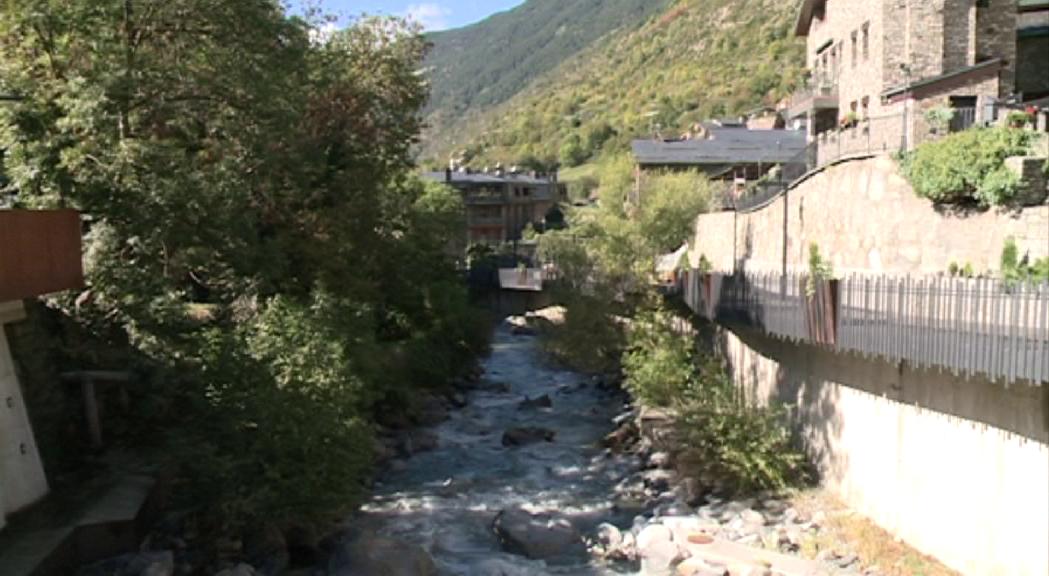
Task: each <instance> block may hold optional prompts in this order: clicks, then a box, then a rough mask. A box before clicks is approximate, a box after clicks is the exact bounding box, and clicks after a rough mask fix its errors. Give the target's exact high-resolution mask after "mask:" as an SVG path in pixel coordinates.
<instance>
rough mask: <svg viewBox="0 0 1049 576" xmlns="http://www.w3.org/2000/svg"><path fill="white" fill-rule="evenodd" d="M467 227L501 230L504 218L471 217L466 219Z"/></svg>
mask: <svg viewBox="0 0 1049 576" xmlns="http://www.w3.org/2000/svg"><path fill="white" fill-rule="evenodd" d="M466 222H467V225H469V226H470V227H471V228H474V227H485V228H500V227H502V226H503V217H502V216H474V215H470V216H469V217H468V218H467V219H466Z"/></svg>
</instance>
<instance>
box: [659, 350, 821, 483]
mask: <svg viewBox="0 0 1049 576" xmlns="http://www.w3.org/2000/svg"><path fill="white" fill-rule="evenodd" d="M697 380H698V385H697V386H695V387H694V388H692V389H690V390H689V391H688V393H687V395H686V399H685V401H684V402H682V403H681V407H680V409H679V415H680V429H681V433H682V436H683V438H684V444H685V445H686V446H688V451H687V452H686V453H685V454H684V456H683V457H682V459H681V462H682V464H683V465H684V466H685V468H686V471H687V472H688V473H689V474H690V475H693V476H697V477H709V478H712V479H713V480H715V482H717V483H719V484H721V485H722V488H723V489H725V490H726V491H728V492H729V493H733V494H745V493H752V492H755V491H759V490H782V489H785V488H788V487H791V486H795V485H799V484H801V483H802V482H804V481H805V480H806V477H807V474H806V458H805V456H804V454H803V453H802V452H800V451H799V450H797V449H796V448H795V446H794V442H793V440H792V438H791V434H790V433H789V431H788V428H787V427H786V411H785V410H784V409H783V408H780V407H762V406H751V405H748V404H747V402H746V400H745V399H743V398H742V397H741V396H740V395H739V394H738V393H737V391H736V389H735V387H734V386H733V384H732V381H731V380H730V379H729V377H728V375H727V374H726V373H725V370H724V369H723V368H722V366H721V365H720V364H719V363H718V362H717V361H715V360H714V359H713V358H707V359H705V360H703V361H702V362H701V367H700V377H699V378H698V379H697Z"/></svg>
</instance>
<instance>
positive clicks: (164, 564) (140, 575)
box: [78, 551, 175, 576]
mask: <svg viewBox="0 0 1049 576" xmlns="http://www.w3.org/2000/svg"><path fill="white" fill-rule="evenodd" d="M113 574H118V575H120V576H173V575H174V574H175V555H174V554H173V553H172V552H171V551H164V552H142V553H139V554H125V555H123V556H117V557H116V558H110V559H108V560H103V561H101V562H97V563H95V564H92V565H91V566H88V567H86V568H82V569H81V570H80V571H79V572H78V575H79V576H111V575H113Z"/></svg>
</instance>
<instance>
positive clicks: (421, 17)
mask: <svg viewBox="0 0 1049 576" xmlns="http://www.w3.org/2000/svg"><path fill="white" fill-rule="evenodd" d="M311 2H312V3H317V4H319V5H320V6H321V8H322V9H324V10H325V11H326V12H331V13H335V14H338V15H340V16H353V15H356V14H360V13H362V12H367V13H369V14H390V15H394V16H407V17H410V18H413V19H415V20H417V21H418V22H419V23H420V24H422V25H423V27H424V28H426V30H427V31H435V30H444V29H447V28H458V27H460V26H465V25H467V24H472V23H474V22H477V21H479V20H483V19H485V18H486V17H488V16H490V15H492V14H494V13H496V12H501V11H503V10H507V9H510V8H513V7H514V6H517V5H518V4H521V3H522V2H523V0H288V3H289V4H290V5H291V6H292V9H293V10H295V9H297V8H299V7H301V6H303V5H307V4H309V3H311Z"/></svg>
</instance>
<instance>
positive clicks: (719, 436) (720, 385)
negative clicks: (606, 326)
mask: <svg viewBox="0 0 1049 576" xmlns="http://www.w3.org/2000/svg"><path fill="white" fill-rule="evenodd" d="M671 326H672V325H671V317H670V315H669V313H667V312H666V311H665V310H663V309H661V308H660V307H653V308H650V309H648V310H645V311H643V312H642V313H641V314H639V315H638V317H637V318H636V320H635V322H634V323H633V325H632V327H631V329H630V333H629V334H630V337H629V343H628V348H627V352H626V354H625V356H624V361H623V368H624V374H625V376H626V380H625V384H626V386H627V388H628V389H629V390H630V392H631V394H632V395H633V396H634V397H635V398H636V399H638V400H639V401H640V402H641V403H642V404H645V405H649V406H659V407H667V408H672V409H674V411H675V413H677V414H678V415H679V427H680V430H681V434H682V439H683V446H684V447H685V448H684V453H683V456H682V459H681V460H682V462H684V464H685V465H686V466H687V468H688V471H689V473H690V474H692V475H694V476H696V477H702V478H707V479H710V480H712V481H713V482H715V483H716V484H718V485H719V486H720V487H721V488H722V489H723V490H725V491H728V492H730V493H749V492H753V491H757V490H779V489H783V488H787V487H789V486H792V485H796V484H797V483H799V482H801V481H802V480H803V479H804V477H805V457H804V455H803V454H802V453H801V452H800V451H798V450H797V449H796V448H795V447H794V444H793V443H792V439H791V436H790V434H789V433H788V432H787V422H786V413H785V412H784V411H783V410H782V409H779V408H776V407H763V406H759V405H757V404H756V403H754V402H752V401H751V402H748V400H747V399H746V398H744V397H743V395H742V394H741V393H740V391H739V390H738V389H737V388H736V387H735V386H734V385H733V383H732V381H731V379H730V378H729V377H728V374H727V373H726V371H725V369H724V367H723V366H722V365H721V364H720V362H718V361H717V360H716V359H715V358H714V357H713V356H712V355H709V354H707V355H704V354H700V353H698V352H697V350H696V347H695V341H694V337H693V336H692V335H690V334H681V333H678V332H676V331H674V330H673V328H672V327H671Z"/></svg>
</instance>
